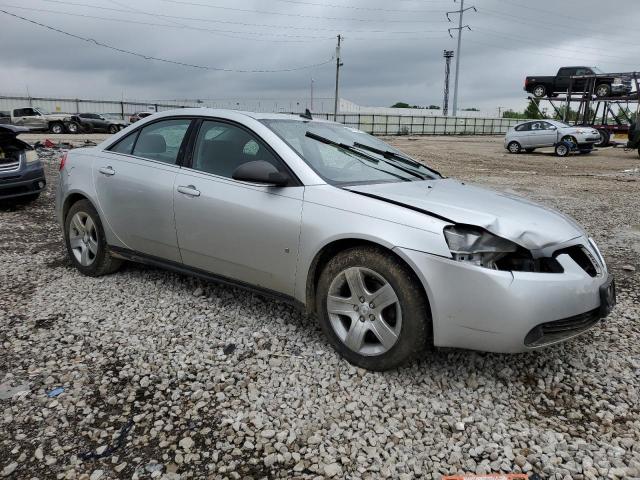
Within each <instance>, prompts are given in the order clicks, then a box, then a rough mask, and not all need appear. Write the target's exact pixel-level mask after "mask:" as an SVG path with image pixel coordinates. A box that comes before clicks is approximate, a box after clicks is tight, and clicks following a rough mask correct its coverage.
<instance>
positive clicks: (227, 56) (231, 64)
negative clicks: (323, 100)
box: [0, 0, 640, 109]
mask: <svg viewBox="0 0 640 480" xmlns="http://www.w3.org/2000/svg"><path fill="white" fill-rule="evenodd" d="M69 1H70V2H75V3H84V4H86V5H89V6H78V5H76V6H73V5H68V4H65V3H64V2H62V3H56V2H51V1H46V0H0V5H2V6H0V8H2V9H5V10H7V11H10V12H12V13H15V14H18V15H22V16H24V17H28V18H30V19H33V20H36V21H39V22H42V23H46V24H48V25H51V26H55V27H56V28H59V29H62V30H67V31H69V32H71V33H74V34H77V35H81V36H84V37H91V38H95V39H96V40H98V41H100V42H104V43H108V44H111V45H113V46H116V47H119V48H124V49H128V50H133V51H136V52H140V53H142V54H144V55H149V56H156V57H162V58H167V59H172V60H176V61H180V62H185V63H193V64H199V65H209V66H219V67H224V68H232V69H260V68H269V69H277V68H287V67H294V66H301V65H306V64H314V63H318V62H321V61H324V60H327V59H329V58H331V56H332V55H333V53H334V48H335V41H334V40H333V38H334V36H335V34H337V33H343V34H344V35H345V37H346V38H345V42H344V48H343V58H344V62H345V66H344V69H343V71H342V82H341V96H342V97H344V98H347V99H350V100H352V101H355V102H356V103H360V104H364V105H390V104H392V103H394V102H396V101H407V102H410V103H415V104H431V103H435V104H440V103H441V99H442V86H443V85H442V84H443V70H444V63H443V59H442V50H443V49H445V48H447V49H455V40H454V39H451V38H449V36H448V34H447V28H449V27H451V26H455V25H454V24H453V23H448V22H447V21H446V18H445V17H444V12H446V11H447V10H454V9H456V8H457V6H458V5H459V3H453V2H451V1H447V0H431V1H418V0H401V1H396V2H383V1H382V0H372V1H366V2H365V1H364V0H353V1H349V0H331V2H329V3H330V4H331V5H345V6H355V7H363V8H369V9H388V10H397V11H395V12H386V11H380V10H371V11H369V10H359V9H355V8H352V9H348V8H333V7H329V6H313V5H299V4H296V3H290V2H286V1H282V0H280V1H276V0H271V1H269V2H264V1H258V0H237V1H233V2H232V1H229V0H217V1H215V2H210V3H209V4H210V5H217V6H222V7H226V8H227V9H216V8H206V7H202V6H195V5H185V4H176V3H172V2H169V1H165V0H139V1H137V2H135V3H133V2H130V1H129V2H125V0H114V1H110V0H100V1H99V0H69ZM300 1H302V2H308V3H318V4H321V3H323V2H321V0H300ZM193 3H200V4H206V3H207V1H206V0H193ZM470 3H472V2H470V0H469V1H468V2H467V5H469V4H470ZM475 4H476V6H477V7H478V10H479V12H478V13H475V12H468V13H467V14H466V16H465V23H468V24H469V25H471V27H472V29H473V31H471V32H469V31H465V32H464V33H463V39H464V41H463V50H462V67H461V79H460V105H461V106H469V107H471V106H473V107H480V108H484V109H495V108H497V107H498V106H501V107H512V108H522V107H523V105H524V104H525V101H524V98H525V96H524V92H523V91H522V85H523V80H524V77H525V76H526V75H530V74H535V73H540V74H552V73H554V72H555V70H557V68H558V67H559V66H561V65H568V64H589V65H591V64H593V65H598V66H600V67H601V68H604V69H609V70H614V71H628V70H633V69H634V66H633V65H634V61H635V59H636V58H637V54H636V53H635V52H637V48H638V46H640V38H638V35H639V34H637V33H636V32H635V26H636V25H637V24H638V20H640V8H638V7H637V0H620V1H618V2H616V8H615V9H613V8H611V9H601V8H599V7H600V6H601V2H596V1H595V0H589V1H586V0H583V1H580V0H567V1H564V2H562V3H559V2H557V1H551V0H539V1H538V2H536V3H535V6H534V7H532V4H531V3H530V2H523V1H520V0H517V1H516V0H513V1H506V0H477V1H476V3H475ZM11 5H12V6H11ZM17 7H22V8H17ZM229 8H230V9H243V10H250V12H239V11H235V10H229ZM29 9H40V10H42V9H44V10H50V11H49V12H42V11H34V10H29ZM108 9H113V10H108ZM127 10H130V11H129V12H127ZM134 10H135V11H134ZM414 10H422V12H416V11H414ZM51 11H59V12H67V13H72V14H75V15H87V16H99V17H105V18H112V19H115V20H113V21H107V20H99V19H93V18H84V17H77V16H68V15H63V14H60V13H52V12H51ZM140 11H142V12H147V13H149V14H150V15H144V14H141V13H140ZM256 11H268V12H277V13H281V14H287V15H268V14H265V13H256ZM621 11H623V12H625V15H624V16H620V12H621ZM161 15H172V16H179V17H190V18H191V19H189V20H184V19H171V18H166V17H162V16H161ZM297 15H301V16H297ZM0 16H1V17H2V29H1V30H2V32H1V33H0V45H2V48H1V49H0V60H1V61H2V65H3V68H2V70H1V71H0V85H2V87H1V90H2V91H1V92H0V93H1V94H6V93H9V94H10V93H24V92H25V89H26V88H27V87H28V88H29V90H30V92H31V93H32V94H37V95H54V96H55V95H65V96H85V97H92V98H110V97H111V98H120V97H121V96H122V95H124V96H126V97H127V98H141V99H172V98H216V99H224V98H282V99H291V98H304V97H306V96H307V95H308V89H309V82H310V79H311V78H312V77H313V78H314V79H315V86H316V95H317V96H318V97H327V98H329V97H331V96H332V95H333V79H334V66H333V64H329V65H325V66H322V67H318V68H314V69H310V70H303V71H297V72H290V73H272V74H257V73H256V74H241V73H228V72H214V71H203V70H198V69H191V68H186V67H180V66H176V65H169V64H164V63H160V62H154V61H146V60H143V59H141V58H137V57H132V56H129V55H126V54H122V53H117V52H114V51H111V50H108V49H105V48H101V47H99V46H96V45H92V44H89V43H85V42H81V41H79V40H76V39H73V38H69V37H66V36H64V35H62V34H60V33H56V32H52V31H50V30H47V29H44V28H41V27H37V26H35V25H32V24H29V23H26V22H24V21H21V20H18V19H15V18H11V17H8V16H6V15H4V14H0ZM306 16H316V17H333V18H335V19H334V20H329V19H321V18H307V17H306ZM346 18H349V19H350V20H347V19H346ZM338 19H339V20H338ZM213 20H215V21H218V22H226V23H215V22H213ZM363 20H366V21H363ZM368 20H371V21H370V22H369V21H368ZM125 21H129V22H141V23H154V24H165V25H166V26H157V25H142V24H138V23H126V22H125ZM238 23H242V24H259V25H279V26H280V28H269V27H266V26H257V25H238ZM184 26H186V27H195V28H197V29H201V30H193V29H190V28H184ZM202 29H209V30H227V31H233V32H237V33H230V32H226V33H225V32H219V31H217V32H215V31H203V30H202ZM397 32H418V33H406V34H400V33H397ZM422 32H424V33H422ZM300 36H302V37H306V36H313V37H322V38H300ZM325 38H326V39H325ZM300 40H304V41H300ZM636 69H637V68H636Z"/></svg>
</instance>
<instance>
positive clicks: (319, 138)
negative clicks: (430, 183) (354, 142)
mask: <svg viewBox="0 0 640 480" xmlns="http://www.w3.org/2000/svg"><path fill="white" fill-rule="evenodd" d="M305 136H307V137H309V138H312V139H314V140H317V141H318V142H322V143H326V144H327V145H332V146H334V147H336V148H342V149H344V150H346V151H348V152H351V153H354V154H355V155H357V156H358V157H360V158H362V159H364V160H367V161H368V162H371V163H374V164H376V165H377V164H378V163H380V160H378V159H377V158H376V157H372V156H371V155H367V154H366V153H363V152H361V151H360V150H358V149H357V148H353V147H352V146H351V145H347V144H346V143H340V142H335V141H333V140H331V139H330V138H326V137H323V136H322V135H317V134H315V133H313V132H307V133H306V134H305ZM370 168H373V169H374V170H378V171H379V172H384V173H386V174H388V175H392V176H394V177H396V178H399V179H400V180H403V181H406V182H409V181H410V180H409V179H408V178H406V177H403V176H402V175H398V174H397V173H393V172H389V171H388V170H383V169H381V168H376V167H370ZM396 168H397V167H396ZM400 170H402V171H404V169H400Z"/></svg>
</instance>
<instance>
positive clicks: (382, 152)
mask: <svg viewBox="0 0 640 480" xmlns="http://www.w3.org/2000/svg"><path fill="white" fill-rule="evenodd" d="M353 146H354V147H357V148H360V149H362V150H368V151H370V152H373V153H377V154H378V155H382V156H383V157H384V158H387V159H391V158H392V159H394V160H397V161H399V162H402V163H404V164H405V165H411V166H412V167H415V168H420V167H423V168H426V169H427V170H429V171H430V172H433V173H435V174H436V175H438V176H440V177H442V175H441V174H440V172H438V171H437V170H434V169H433V168H429V167H427V166H425V165H423V164H421V163H420V162H417V161H415V160H413V159H411V158H408V157H405V156H404V155H400V154H399V153H396V152H392V151H390V150H381V149H380V148H376V147H371V146H369V145H365V144H364V143H359V142H355V143H354V144H353Z"/></svg>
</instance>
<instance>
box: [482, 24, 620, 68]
mask: <svg viewBox="0 0 640 480" xmlns="http://www.w3.org/2000/svg"><path fill="white" fill-rule="evenodd" d="M473 30H474V31H475V32H477V33H479V34H480V35H490V36H494V37H498V38H507V39H510V40H516V41H518V42H523V43H529V42H528V39H527V37H522V36H514V35H506V34H501V33H495V32H490V31H487V30H484V29H482V28H478V27H474V29H473ZM529 38H530V37H529ZM530 40H533V39H530ZM545 45H548V46H549V48H551V49H553V50H556V51H564V52H568V53H578V54H579V53H585V52H584V50H575V49H570V48H562V47H554V46H552V45H550V44H541V43H539V42H538V41H537V40H536V46H541V47H544V46H545ZM581 48H584V49H587V48H586V47H581ZM589 50H594V51H596V52H598V53H595V54H594V55H597V56H598V57H607V58H619V59H623V60H628V59H629V55H625V56H620V55H610V54H606V53H605V54H603V53H599V52H603V51H606V50H603V49H596V48H589ZM586 53H589V52H586Z"/></svg>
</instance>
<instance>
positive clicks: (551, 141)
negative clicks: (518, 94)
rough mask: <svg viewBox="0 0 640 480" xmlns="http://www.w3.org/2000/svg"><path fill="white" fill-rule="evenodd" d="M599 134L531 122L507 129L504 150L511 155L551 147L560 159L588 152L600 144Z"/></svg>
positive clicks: (550, 122) (587, 129) (554, 122)
mask: <svg viewBox="0 0 640 480" xmlns="http://www.w3.org/2000/svg"><path fill="white" fill-rule="evenodd" d="M600 141H601V140H600V132H598V130H596V129H595V128H592V127H575V126H572V125H569V124H567V123H564V122H560V121H558V120H532V121H528V122H523V123H520V124H518V125H516V126H515V127H513V128H510V129H509V130H508V131H507V133H506V135H505V137H504V148H506V149H507V150H509V152H511V153H520V152H521V151H523V150H524V151H526V152H527V153H531V152H533V151H534V150H535V149H536V148H545V147H555V152H556V155H558V156H560V157H564V156H566V155H569V153H570V152H571V151H572V150H575V151H578V152H580V153H591V150H592V149H593V145H594V144H595V143H597V142H600Z"/></svg>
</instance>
